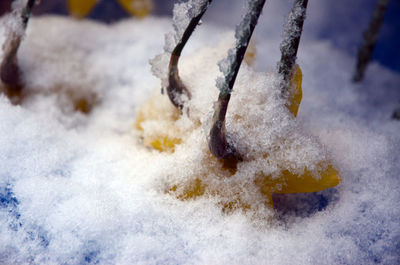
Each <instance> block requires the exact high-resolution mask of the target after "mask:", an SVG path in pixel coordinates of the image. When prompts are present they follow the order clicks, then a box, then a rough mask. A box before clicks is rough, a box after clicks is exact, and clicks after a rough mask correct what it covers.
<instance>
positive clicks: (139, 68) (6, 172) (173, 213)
mask: <svg viewBox="0 0 400 265" xmlns="http://www.w3.org/2000/svg"><path fill="white" fill-rule="evenodd" d="M168 23H169V21H168V20H165V19H156V18H149V19H145V20H142V21H138V20H128V21H122V22H120V23H118V24H115V25H111V26H105V25H101V24H95V23H92V22H89V21H82V22H77V21H74V20H70V19H67V18H58V17H42V18H33V19H32V20H31V21H30V24H29V27H28V31H27V35H26V38H25V41H24V42H23V43H22V46H21V51H20V53H19V62H20V66H21V69H22V71H23V76H24V80H25V83H26V86H27V89H28V90H29V91H31V92H30V93H29V94H28V96H27V98H26V99H25V100H24V101H23V103H22V105H21V106H13V105H11V104H10V103H9V102H8V100H7V99H6V98H5V97H4V96H0V121H1V122H0V147H1V148H0V161H1V167H0V264H140V263H144V264H212V263H221V264H262V263H265V262H268V263H269V264H372V263H382V264H398V261H399V255H398V246H399V242H400V230H399V226H398V224H399V222H400V212H399V211H400V208H399V207H396V205H398V204H399V202H400V197H399V193H398V190H399V189H400V181H399V178H398V175H399V173H400V168H399V163H398V157H399V150H400V148H399V142H400V141H399V140H400V139H399V136H398V134H397V132H398V126H399V125H398V123H396V122H395V121H391V120H390V119H389V118H390V114H391V112H388V110H389V109H390V108H391V106H392V105H391V104H392V103H390V104H386V102H387V101H385V100H384V97H383V96H381V95H379V93H380V92H379V91H392V92H390V93H392V94H390V95H393V97H394V96H396V95H398V94H396V93H397V92H393V91H395V89H394V88H396V87H398V84H399V80H400V77H399V76H398V75H396V74H393V73H391V72H389V71H388V70H386V69H384V68H382V67H381V66H379V65H371V66H372V67H371V71H373V75H370V76H371V77H370V79H369V80H366V82H365V83H363V84H361V85H360V86H362V87H358V86H353V85H352V84H350V83H349V80H350V77H351V69H352V66H353V64H352V63H351V62H352V60H351V59H350V58H349V57H347V56H346V55H345V54H343V53H341V52H340V51H337V50H335V49H334V48H333V47H332V46H331V45H329V43H325V42H320V41H316V40H312V39H310V40H307V41H306V42H304V49H303V50H302V52H301V53H300V54H299V64H300V65H301V67H302V70H303V73H304V83H303V88H304V101H303V102H302V105H301V107H300V112H299V116H298V119H297V121H296V120H294V119H293V118H291V117H290V116H289V113H288V111H287V110H285V108H284V106H282V104H280V103H279V100H278V99H277V98H276V91H275V90H274V87H275V86H274V82H275V79H276V78H275V77H274V75H273V74H266V73H257V72H254V71H253V70H252V69H250V68H247V67H246V66H245V65H243V66H242V69H241V71H240V73H239V76H238V80H237V88H235V90H234V93H233V95H232V102H231V105H230V107H229V111H228V117H227V119H228V124H227V129H228V132H230V133H231V135H232V137H233V138H234V140H235V142H236V143H238V144H239V145H238V149H239V150H240V151H241V152H243V153H245V154H247V157H246V159H248V160H250V159H253V157H252V156H254V162H252V163H248V164H245V163H243V164H242V165H239V166H238V168H237V172H236V174H235V175H234V176H233V177H232V178H230V179H226V180H225V181H226V182H227V184H226V185H227V186H226V187H232V188H233V189H234V190H235V191H237V192H242V193H244V194H243V198H245V199H249V198H252V200H254V194H248V193H247V194H245V193H246V192H245V191H252V190H253V189H252V188H249V187H247V186H246V185H243V186H235V185H236V184H235V185H234V183H235V181H236V180H237V178H239V176H241V177H242V178H244V182H243V183H250V182H246V178H249V179H250V177H251V176H252V173H253V172H256V171H257V170H259V169H263V170H265V160H262V161H261V160H257V157H258V154H257V151H258V150H268V148H273V147H274V146H276V144H277V143H279V145H280V146H284V147H287V148H288V149H282V152H285V157H286V159H287V160H288V161H287V164H285V166H287V167H289V168H292V169H293V170H301V168H303V167H304V165H305V164H303V163H305V161H306V162H307V166H308V164H309V163H310V161H314V159H315V158H316V157H320V156H323V157H325V156H326V157H327V158H329V159H332V160H331V161H332V162H333V163H334V164H335V166H337V167H338V169H339V170H340V172H341V175H342V177H343V181H342V183H341V184H340V186H339V187H338V189H330V190H326V191H323V192H318V193H315V194H314V193H313V194H299V195H279V196H275V197H274V200H275V201H276V202H277V203H276V206H277V209H276V210H275V212H272V211H271V210H270V209H269V208H263V207H262V203H260V210H261V211H264V212H263V216H262V217H263V218H258V217H257V216H254V215H252V214H250V213H248V212H246V211H234V212H231V213H229V214H226V213H224V212H223V211H221V207H220V206H221V205H220V198H218V196H214V197H213V196H203V197H199V198H198V199H196V200H177V199H176V197H174V196H171V194H170V192H169V191H168V190H167V192H166V189H168V188H173V187H171V184H172V185H174V184H176V183H177V182H178V181H180V180H182V181H187V179H193V176H195V175H196V174H202V173H203V174H206V176H204V179H205V180H206V181H209V183H210V184H209V185H214V184H215V183H216V185H217V186H218V185H222V183H223V182H224V181H223V180H222V179H221V178H218V177H217V178H215V177H212V176H213V175H214V176H216V175H218V173H213V172H211V174H210V176H208V172H202V170H203V169H202V168H203V164H202V162H203V161H205V160H207V159H209V157H208V156H207V150H206V146H207V145H206V144H205V141H206V138H205V135H206V132H207V131H208V126H209V120H210V116H211V111H212V102H213V101H214V100H215V99H216V96H217V93H218V90H217V89H216V88H215V79H216V75H218V66H217V64H216V62H217V61H218V60H219V59H221V58H223V57H224V56H225V55H226V51H227V47H228V45H226V44H222V45H221V46H220V47H215V43H216V39H219V37H220V36H223V37H224V36H226V35H219V34H218V33H220V32H221V29H219V28H217V27H215V26H212V25H210V26H206V25H203V26H202V27H203V28H202V29H201V30H199V31H198V32H197V31H196V33H197V35H196V36H195V37H196V38H195V39H194V41H192V42H189V44H190V43H192V44H190V45H192V46H190V45H189V47H188V49H187V52H188V54H186V55H183V56H182V60H181V64H180V69H181V78H182V80H183V81H184V82H185V84H186V85H187V86H188V87H191V88H193V95H192V96H193V99H192V101H191V102H190V105H189V106H188V110H189V111H190V112H189V114H190V116H189V117H190V119H189V118H185V117H188V116H182V118H180V119H177V120H176V121H175V122H176V125H177V128H180V130H182V132H183V134H184V132H186V133H187V134H186V135H184V138H182V139H184V140H185V141H182V143H181V144H178V145H176V147H175V152H174V153H168V152H159V151H157V150H154V149H148V148H146V147H144V145H143V143H141V142H140V141H139V140H138V139H139V135H138V133H137V131H136V129H135V120H136V112H137V110H138V109H139V108H140V106H141V105H142V104H143V103H144V102H145V100H146V98H148V97H149V95H150V94H151V91H154V90H155V89H159V88H160V82H159V80H157V79H156V78H154V77H153V76H152V74H151V70H150V66H149V65H148V63H147V62H148V58H152V57H153V56H154V54H156V53H158V52H159V51H160V50H162V43H163V39H162V35H163V33H164V32H166V30H167V26H168ZM0 31H1V32H4V27H3V26H2V27H0ZM149 32H151V33H152V34H149ZM3 42H4V36H1V37H0V43H3ZM275 43H276V42H270V40H269V39H261V40H259V44H258V45H259V47H263V48H264V49H266V50H270V49H271V45H275ZM207 45H208V46H214V47H213V48H207V47H206V46H207ZM197 47H203V48H202V50H199V49H197ZM0 56H2V55H0ZM258 60H266V61H269V60H270V58H269V57H268V55H265V58H264V56H260V57H259V58H258ZM57 84H62V85H63V87H68V88H71V89H72V90H73V91H74V92H73V93H74V94H75V93H86V91H90V92H93V93H95V94H96V95H98V98H99V99H100V100H99V103H97V104H96V105H95V107H94V108H93V110H92V111H91V112H89V113H88V114H86V115H81V114H79V113H75V112H70V111H65V110H63V109H64V108H67V107H66V106H67V105H65V104H64V103H63V101H60V100H59V98H58V97H59V94H60V93H61V94H62V92H59V91H58V90H56V91H53V89H54V86H55V85H57ZM242 88H246V89H242ZM261 88H262V89H261ZM376 88H381V89H382V90H378V89H376ZM367 91H368V93H367ZM374 91H377V92H376V93H378V94H377V95H378V97H374V95H375V94H372V95H371V94H369V93H372V92H374ZM396 91H397V90H396ZM388 93H389V92H388ZM159 97H161V99H160V101H157V102H159V103H158V105H157V107H159V108H160V109H164V108H165V109H168V108H169V107H168V106H170V105H168V103H169V102H168V100H167V98H166V96H159ZM393 106H394V104H393ZM380 107H382V108H380ZM386 114H387V115H386ZM166 115H167V114H166ZM167 116H168V115H167ZM245 117H246V118H245ZM247 117H249V118H247ZM385 117H387V118H385ZM196 120H197V121H199V122H198V123H196V122H195V121H196ZM250 121H252V122H250ZM146 126H149V128H150V127H151V126H153V130H155V129H154V128H155V127H156V126H158V125H155V124H153V125H151V124H148V125H146ZM244 127H250V128H251V129H252V130H251V131H250V132H251V133H250V134H249V135H245V134H242V131H243V128H244ZM300 127H303V128H306V130H307V131H308V132H309V133H304V130H300V129H299V128H300ZM266 128H268V129H270V130H268V131H267V132H262V133H261V131H262V130H263V129H266ZM286 129H288V130H287V131H286ZM289 129H290V130H289ZM279 134H281V135H283V136H285V139H289V141H287V142H286V141H285V140H284V139H277V135H279ZM311 134H312V135H311ZM316 137H318V138H319V139H320V141H321V142H322V144H323V145H325V146H326V148H327V150H329V151H330V152H331V154H330V155H329V156H328V155H327V154H326V152H325V150H324V148H320V144H319V143H318V141H316V140H315V139H316ZM293 141H296V143H297V144H293ZM261 146H262V148H261ZM305 147H307V148H305ZM315 147H318V148H315ZM293 149H296V150H293ZM285 150H286V151H285ZM274 151H276V150H274ZM260 152H261V151H260ZM290 154H293V155H292V156H291V155H290ZM281 155H282V154H281V153H280V152H279V151H278V152H271V155H270V156H269V157H267V158H266V159H268V161H269V163H270V164H271V167H269V166H268V169H269V170H270V173H272V174H273V172H274V165H275V166H276V161H278V160H279V161H280V160H281V158H280V156H281ZM206 162H207V163H210V164H212V163H213V162H212V160H211V162H208V160H207V161H206ZM311 164H313V163H311ZM236 183H238V182H236ZM194 185H196V182H195V183H194ZM166 187H168V188H166ZM246 196H247V197H246ZM261 208H262V209H261ZM272 215H274V220H275V222H267V221H268V220H270V219H271V218H270V217H271V216H272ZM265 219H267V220H265Z"/></svg>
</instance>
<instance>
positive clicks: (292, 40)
mask: <svg viewBox="0 0 400 265" xmlns="http://www.w3.org/2000/svg"><path fill="white" fill-rule="evenodd" d="M307 4H308V0H295V3H294V5H293V8H292V10H291V12H290V14H289V17H288V21H287V22H286V25H285V33H284V39H283V41H282V43H281V53H282V54H281V60H280V62H279V63H278V73H279V75H281V76H282V84H281V90H282V95H286V94H287V91H288V89H289V81H290V80H291V78H292V74H293V69H294V66H295V65H296V58H297V51H298V49H299V44H300V38H301V34H302V32H303V25H304V20H305V19H306V10H307Z"/></svg>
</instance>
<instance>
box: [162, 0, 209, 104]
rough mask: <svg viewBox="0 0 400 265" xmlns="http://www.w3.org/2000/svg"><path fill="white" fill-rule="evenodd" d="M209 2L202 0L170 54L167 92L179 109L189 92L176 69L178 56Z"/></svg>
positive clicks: (188, 97)
mask: <svg viewBox="0 0 400 265" xmlns="http://www.w3.org/2000/svg"><path fill="white" fill-rule="evenodd" d="M211 2H212V0H206V1H204V3H203V4H202V5H201V7H200V12H199V13H198V14H197V15H196V16H194V17H193V18H192V19H191V21H190V23H189V25H188V26H187V28H186V29H185V32H184V33H183V35H182V38H181V39H180V41H179V42H178V44H177V45H176V47H175V48H174V50H173V51H172V54H171V59H170V61H169V67H168V71H169V74H168V86H167V94H168V97H169V99H170V100H171V102H172V104H173V105H174V106H175V107H177V108H178V109H180V110H181V109H182V108H183V104H184V101H185V98H184V97H186V98H187V99H190V98H191V94H190V92H189V90H188V89H187V88H186V86H185V85H184V84H183V82H182V80H181V79H180V77H179V69H178V62H179V58H180V56H181V53H182V50H183V48H184V47H185V45H186V43H187V41H188V40H189V38H190V36H191V35H192V33H193V32H194V30H195V29H196V26H197V25H198V24H199V23H200V20H201V18H202V17H203V15H204V13H205V12H206V11H207V8H208V6H209V5H210V3H211Z"/></svg>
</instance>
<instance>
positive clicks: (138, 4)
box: [118, 0, 153, 18]
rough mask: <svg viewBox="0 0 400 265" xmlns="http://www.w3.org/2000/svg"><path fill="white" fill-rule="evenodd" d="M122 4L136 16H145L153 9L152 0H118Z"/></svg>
mask: <svg viewBox="0 0 400 265" xmlns="http://www.w3.org/2000/svg"><path fill="white" fill-rule="evenodd" d="M118 2H119V3H120V5H121V6H122V7H123V8H124V9H125V10H126V11H128V12H129V13H130V14H132V15H134V16H136V17H140V18H141V17H145V16H147V15H148V14H149V13H150V12H151V10H152V9H153V1H152V0H118Z"/></svg>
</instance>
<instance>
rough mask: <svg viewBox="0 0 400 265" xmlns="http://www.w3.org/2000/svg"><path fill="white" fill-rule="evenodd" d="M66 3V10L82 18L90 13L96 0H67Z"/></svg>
mask: <svg viewBox="0 0 400 265" xmlns="http://www.w3.org/2000/svg"><path fill="white" fill-rule="evenodd" d="M67 3H68V11H69V13H70V14H71V15H72V16H74V17H77V18H83V17H85V16H87V15H88V14H89V13H90V11H91V10H92V9H93V7H94V6H95V5H96V3H97V0H68V1H67Z"/></svg>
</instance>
